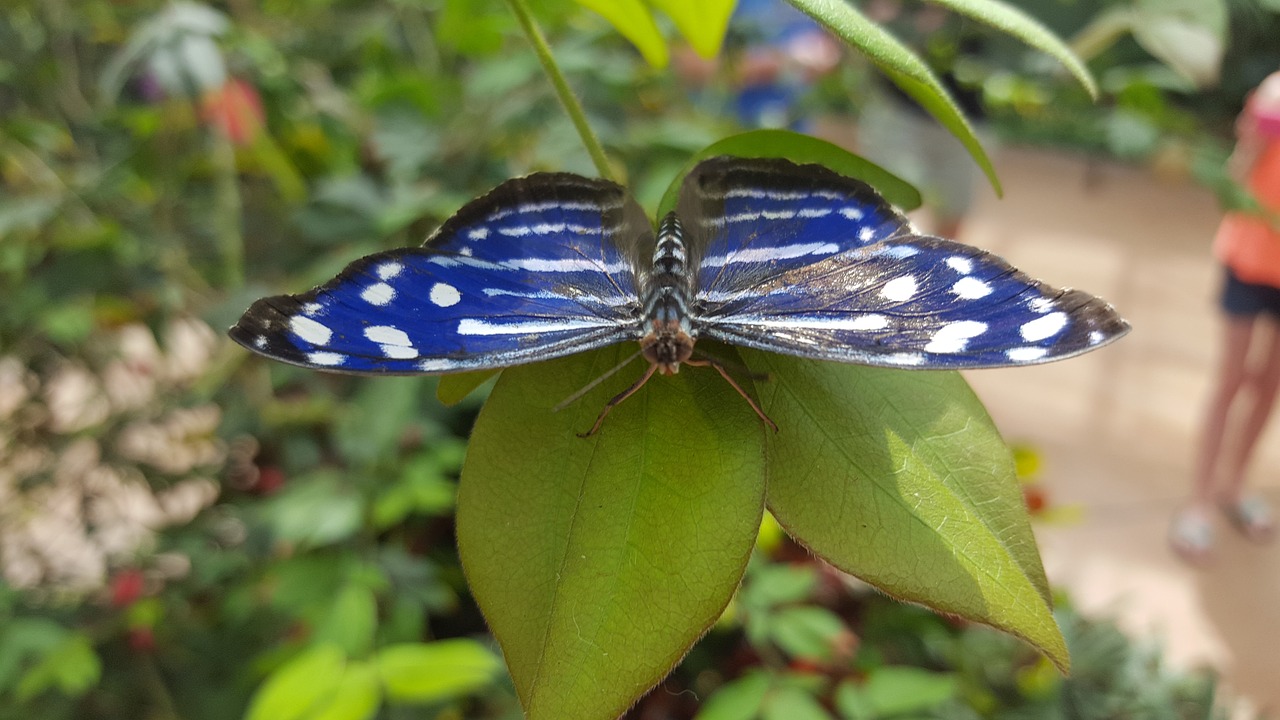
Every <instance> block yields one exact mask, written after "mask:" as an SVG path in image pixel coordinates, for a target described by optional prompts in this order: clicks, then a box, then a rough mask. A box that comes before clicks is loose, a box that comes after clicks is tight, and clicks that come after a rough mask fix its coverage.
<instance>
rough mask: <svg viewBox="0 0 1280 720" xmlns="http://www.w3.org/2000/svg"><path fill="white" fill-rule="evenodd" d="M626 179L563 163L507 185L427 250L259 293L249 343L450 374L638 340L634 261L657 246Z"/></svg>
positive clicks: (299, 360) (355, 363)
mask: <svg viewBox="0 0 1280 720" xmlns="http://www.w3.org/2000/svg"><path fill="white" fill-rule="evenodd" d="M652 238H653V229H652V226H651V225H650V224H649V221H648V219H647V218H646V217H645V215H644V212H643V210H641V209H640V207H639V206H638V205H636V203H635V201H634V200H632V199H631V198H630V197H629V196H628V195H627V194H626V192H625V191H624V190H623V188H622V187H620V186H618V185H616V184H614V183H610V182H606V181H602V180H592V179H589V178H584V177H580V176H577V175H570V174H564V173H544V174H537V175H531V176H529V177H525V178H518V179H515V180H510V181H508V182H505V183H503V184H502V185H499V186H498V187H497V188H495V189H494V190H493V191H492V192H490V193H489V194H488V195H486V196H484V197H482V198H480V199H478V200H475V201H473V202H471V203H469V204H468V205H466V206H465V207H463V208H462V209H461V210H459V211H458V213H457V214H456V215H454V216H453V217H452V218H450V219H449V220H448V221H446V222H445V223H444V225H442V226H441V227H440V229H439V230H438V231H437V232H436V233H435V234H434V235H432V236H431V237H430V238H429V239H428V240H427V242H426V244H425V245H424V246H423V247H421V248H404V249H400V250H392V251H389V252H384V253H378V254H375V255H370V256H368V257H365V258H362V259H360V260H357V261H355V262H354V263H352V264H351V265H349V266H348V267H347V268H346V269H345V270H343V271H342V273H340V274H339V275H338V276H337V277H336V278H334V279H333V280H331V281H330V282H328V283H326V284H324V285H322V286H320V287H318V288H316V289H314V290H311V291H310V292H307V293H303V294H301V295H282V296H277V297H269V298H264V299H262V300H259V301H257V302H255V303H254V304H253V305H252V306H251V307H250V308H249V310H248V311H247V312H245V314H244V316H243V317H241V318H240V321H239V322H238V323H237V324H236V325H235V326H234V327H232V328H231V330H230V335H231V337H232V338H233V339H234V340H236V341H237V342H239V343H240V344H241V345H244V346H245V347H247V348H249V349H251V350H253V351H255V352H258V353H260V354H262V355H266V356H268V357H271V358H274V359H277V360H282V361H284V362H288V363H292V364H295V365H302V366H305V367H314V368H321V369H327V370H336V371H341V372H351V373H386V374H410V373H442V372H452V371H457V370H468V369H481V368H492V367H504V366H508V365H515V364H518V363H523V362H531V361H535V360H542V359H546V358H552V357H557V356H560V355H566V354H569V353H574V352H580V351H582V350H587V349H590V348H593V347H600V346H603V345H608V344H611V343H615V342H619V341H622V340H626V339H632V338H636V337H639V336H640V335H641V334H643V332H642V330H641V318H640V314H641V313H640V299H639V294H638V290H637V279H636V278H637V268H638V267H640V266H639V265H638V263H639V258H640V254H641V252H642V251H643V250H647V249H648V248H650V247H651V246H652V243H653V240H652Z"/></svg>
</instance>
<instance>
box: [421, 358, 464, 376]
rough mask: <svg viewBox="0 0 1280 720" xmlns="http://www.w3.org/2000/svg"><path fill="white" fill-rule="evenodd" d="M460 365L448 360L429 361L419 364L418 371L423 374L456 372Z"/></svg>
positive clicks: (433, 359)
mask: <svg viewBox="0 0 1280 720" xmlns="http://www.w3.org/2000/svg"><path fill="white" fill-rule="evenodd" d="M457 367H458V365H457V364H456V363H453V362H450V361H448V360H439V359H435V358H432V359H428V360H423V361H422V362H420V363H418V369H419V370H421V371H422V372H428V373H429V372H447V371H449V370H456V369H457Z"/></svg>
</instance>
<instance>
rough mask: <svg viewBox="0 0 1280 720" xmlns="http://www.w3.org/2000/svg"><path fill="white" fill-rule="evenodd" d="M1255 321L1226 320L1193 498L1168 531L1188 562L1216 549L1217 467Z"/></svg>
mask: <svg viewBox="0 0 1280 720" xmlns="http://www.w3.org/2000/svg"><path fill="white" fill-rule="evenodd" d="M1254 318H1255V316H1251V315H1246V316H1241V315H1232V314H1227V315H1226V322H1225V326H1224V331H1223V343H1222V357H1221V358H1220V359H1219V364H1218V376H1217V379H1216V382H1215V384H1214V389H1213V394H1212V396H1211V397H1210V400H1209V407H1208V409H1207V411H1206V412H1205V417H1204V424H1203V425H1202V429H1201V432H1200V446H1199V451H1198V453H1199V454H1198V457H1197V458H1196V467H1195V475H1194V478H1193V481H1192V487H1191V498H1190V500H1189V501H1188V502H1187V504H1186V505H1185V506H1184V507H1183V508H1182V509H1181V510H1179V511H1178V512H1177V513H1176V514H1175V515H1174V517H1173V523H1172V524H1171V525H1170V526H1169V544H1170V546H1171V547H1172V548H1173V550H1174V551H1175V552H1177V553H1178V554H1179V555H1181V556H1182V557H1183V558H1184V559H1185V560H1188V561H1190V562H1203V561H1205V560H1207V559H1208V557H1209V553H1210V551H1211V550H1212V548H1213V506H1214V504H1215V502H1216V501H1217V498H1218V497H1219V493H1220V488H1219V483H1218V482H1217V480H1218V477H1219V475H1218V468H1219V466H1220V465H1221V464H1222V456H1223V447H1224V443H1226V442H1227V439H1228V438H1231V437H1233V435H1232V433H1231V432H1230V431H1231V430H1233V429H1234V424H1233V423H1232V422H1231V421H1232V412H1231V410H1232V408H1233V406H1235V405H1236V404H1237V403H1236V400H1237V398H1239V396H1240V391H1241V388H1242V387H1243V386H1244V384H1245V378H1246V375H1247V371H1248V359H1249V346H1250V345H1251V344H1252V340H1253V332H1254Z"/></svg>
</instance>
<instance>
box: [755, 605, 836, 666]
mask: <svg viewBox="0 0 1280 720" xmlns="http://www.w3.org/2000/svg"><path fill="white" fill-rule="evenodd" d="M771 620H772V621H771V622H770V634H771V635H772V637H773V641H774V642H775V643H777V644H778V647H780V648H782V649H783V651H784V652H786V653H787V654H788V655H790V656H792V657H797V658H806V659H818V660H828V659H830V658H831V657H832V656H833V655H834V653H833V650H834V649H835V644H836V639H837V638H838V637H839V636H840V634H841V633H844V632H847V630H846V628H845V626H844V623H843V622H842V621H841V620H840V618H839V617H838V616H837V615H836V614H835V613H833V612H831V611H830V610H828V609H826V608H823V607H815V606H799V607H789V608H783V609H781V610H779V611H777V612H776V613H775V614H774V616H773V618H772V619H771Z"/></svg>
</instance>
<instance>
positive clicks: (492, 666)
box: [377, 639, 502, 703]
mask: <svg viewBox="0 0 1280 720" xmlns="http://www.w3.org/2000/svg"><path fill="white" fill-rule="evenodd" d="M377 662H378V673H379V675H380V676H381V678H382V684H383V687H384V688H385V689H386V692H387V699H388V700H392V701H398V702H415V703H425V702H438V701H440V700H446V699H449V698H454V697H458V696H460V695H466V694H468V693H472V692H475V691H477V690H479V689H481V688H484V687H486V686H488V685H489V684H490V683H492V682H493V681H494V679H495V678H496V677H497V676H498V672H499V670H500V669H501V668H502V663H501V662H500V661H499V660H498V658H497V657H495V656H494V654H493V653H492V652H490V651H489V648H486V647H485V646H484V645H481V644H480V643H478V642H476V641H474V640H465V639H455V640H440V641H438V642H431V643H404V644H401V645H390V646H388V647H386V648H383V649H382V651H381V652H379V653H378V656H377Z"/></svg>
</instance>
